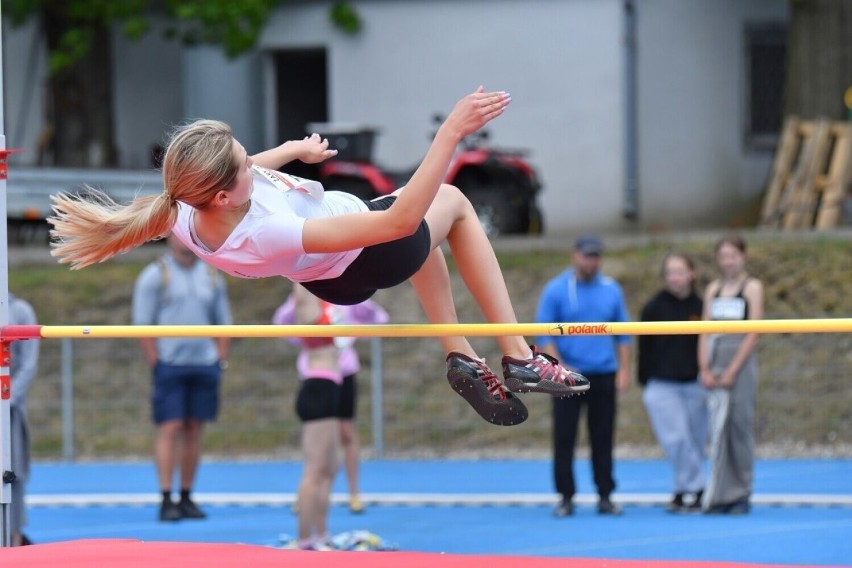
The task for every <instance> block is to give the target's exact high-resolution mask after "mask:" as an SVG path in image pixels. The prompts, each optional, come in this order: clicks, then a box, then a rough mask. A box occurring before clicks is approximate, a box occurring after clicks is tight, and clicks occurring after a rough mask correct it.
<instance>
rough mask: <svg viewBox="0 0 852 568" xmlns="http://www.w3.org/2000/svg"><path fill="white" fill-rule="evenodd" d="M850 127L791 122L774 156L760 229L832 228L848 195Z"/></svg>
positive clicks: (851, 153)
mask: <svg viewBox="0 0 852 568" xmlns="http://www.w3.org/2000/svg"><path fill="white" fill-rule="evenodd" d="M850 186H852V123H850V122H841V121H828V120H813V121H811V120H800V119H799V118H797V117H789V118H788V119H787V120H786V122H785V125H784V131H783V133H782V135H781V143H780V145H779V146H778V150H777V152H776V154H775V160H774V162H773V164H772V171H771V173H770V177H769V186H768V188H767V191H766V196H765V198H764V201H763V207H762V210H761V215H760V226H761V227H766V228H775V229H788V230H794V229H818V230H821V229H831V228H833V227H836V226H837V225H838V224H839V223H840V221H841V218H842V213H843V207H844V202H845V201H846V199H848V198H850V195H852V189H850Z"/></svg>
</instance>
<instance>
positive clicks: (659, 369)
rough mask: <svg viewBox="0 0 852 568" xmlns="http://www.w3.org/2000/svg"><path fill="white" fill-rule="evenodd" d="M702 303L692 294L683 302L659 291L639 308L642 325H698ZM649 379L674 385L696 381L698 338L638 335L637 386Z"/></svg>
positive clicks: (694, 336)
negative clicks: (677, 323)
mask: <svg viewBox="0 0 852 568" xmlns="http://www.w3.org/2000/svg"><path fill="white" fill-rule="evenodd" d="M702 307H703V302H702V301H701V298H699V297H698V296H697V295H696V294H695V293H694V292H693V293H691V294H690V295H689V296H687V297H686V298H684V299H680V298H678V297H676V296H674V295H673V294H672V293H671V292H669V291H668V290H661V291H660V292H658V293H657V295H656V296H654V297H653V298H651V300H650V301H649V302H648V303H647V304H645V307H644V308H642V316H641V320H642V321H697V320H700V319H701V315H702ZM650 377H656V378H661V379H667V380H670V381H677V382H684V383H686V382H690V381H695V380H697V378H698V336H697V335H640V336H639V382H640V383H641V384H642V385H645V384H646V383H647V382H648V379H649V378H650Z"/></svg>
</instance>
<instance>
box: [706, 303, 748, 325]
mask: <svg viewBox="0 0 852 568" xmlns="http://www.w3.org/2000/svg"><path fill="white" fill-rule="evenodd" d="M710 318H711V319H714V320H744V319H745V318H746V301H745V298H716V299H714V300H713V303H712V304H711V305H710Z"/></svg>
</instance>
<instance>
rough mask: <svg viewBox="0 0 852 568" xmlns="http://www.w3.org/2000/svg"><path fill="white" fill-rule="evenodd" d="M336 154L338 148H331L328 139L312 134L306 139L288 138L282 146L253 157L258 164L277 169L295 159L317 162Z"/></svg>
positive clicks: (310, 162) (308, 162) (311, 162)
mask: <svg viewBox="0 0 852 568" xmlns="http://www.w3.org/2000/svg"><path fill="white" fill-rule="evenodd" d="M336 155H337V150H334V149H329V147H328V140H327V139H325V138H320V135H319V134H312V135H310V136H308V137H305V139H304V140H288V141H287V142H284V143H283V144H281V145H280V146H276V147H275V148H271V149H269V150H265V151H263V152H260V153H258V154H255V155H254V156H252V157H251V159H252V161H253V162H254V163H255V164H256V165H258V166H261V167H263V168H269V169H272V170H275V169H278V168H280V167H281V166H283V165H284V164H289V163H290V162H292V161H293V160H302V161H303V162H305V163H306V164H317V163H319V162H322V161H325V160H327V159H329V158H332V157H334V156H336Z"/></svg>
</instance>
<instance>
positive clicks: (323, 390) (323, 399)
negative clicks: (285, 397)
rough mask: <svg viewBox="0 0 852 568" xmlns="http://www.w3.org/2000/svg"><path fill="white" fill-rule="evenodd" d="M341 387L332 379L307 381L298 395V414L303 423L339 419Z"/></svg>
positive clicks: (301, 386) (303, 382)
mask: <svg viewBox="0 0 852 568" xmlns="http://www.w3.org/2000/svg"><path fill="white" fill-rule="evenodd" d="M340 390H341V389H340V385H338V384H337V383H335V382H334V381H332V380H330V379H305V380H304V381H302V384H301V385H300V386H299V394H298V395H296V414H297V415H298V416H299V419H300V420H301V421H302V422H309V421H311V420H322V419H323V418H337V414H338V410H339V407H340Z"/></svg>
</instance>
